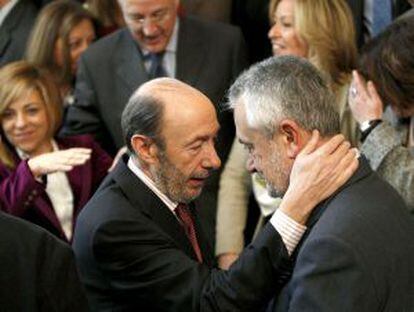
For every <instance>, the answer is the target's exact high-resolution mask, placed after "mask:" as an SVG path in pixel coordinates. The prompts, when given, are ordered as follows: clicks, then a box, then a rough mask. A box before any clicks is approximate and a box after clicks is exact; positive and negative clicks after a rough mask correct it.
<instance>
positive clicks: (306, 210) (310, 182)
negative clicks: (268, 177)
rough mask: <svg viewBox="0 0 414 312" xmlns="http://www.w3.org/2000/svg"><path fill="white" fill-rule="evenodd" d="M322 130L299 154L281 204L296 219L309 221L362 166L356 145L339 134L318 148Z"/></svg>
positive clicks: (314, 134) (314, 133) (301, 221)
mask: <svg viewBox="0 0 414 312" xmlns="http://www.w3.org/2000/svg"><path fill="white" fill-rule="evenodd" d="M318 141H319V132H318V131H316V130H314V131H313V133H312V137H311V139H310V140H309V142H308V143H307V144H306V146H305V147H304V148H303V149H302V151H301V152H300V153H299V154H298V156H297V157H296V159H295V162H294V164H293V168H292V171H291V173H290V183H289V187H288V190H287V191H286V194H285V196H284V197H283V199H282V202H281V204H280V206H279V209H281V210H282V211H283V212H284V213H286V214H287V215H289V216H290V217H291V218H293V219H294V220H295V221H297V222H299V223H301V224H305V223H306V220H307V219H308V217H309V215H310V213H311V212H312V210H313V208H315V207H316V205H317V204H319V203H320V202H321V201H323V200H324V199H326V198H328V197H329V196H330V195H332V194H333V193H334V192H335V191H336V190H337V189H338V188H339V187H340V186H342V185H343V184H344V183H345V182H346V181H347V180H348V179H349V178H350V177H351V175H352V174H353V173H354V172H355V170H356V169H357V167H358V160H357V155H358V152H357V150H356V149H351V148H350V147H351V145H350V143H349V142H347V141H345V138H344V136H343V135H341V134H339V135H336V136H334V137H333V138H332V139H330V140H329V141H328V142H327V143H325V144H323V145H322V146H320V147H319V148H317V149H316V147H317V145H318Z"/></svg>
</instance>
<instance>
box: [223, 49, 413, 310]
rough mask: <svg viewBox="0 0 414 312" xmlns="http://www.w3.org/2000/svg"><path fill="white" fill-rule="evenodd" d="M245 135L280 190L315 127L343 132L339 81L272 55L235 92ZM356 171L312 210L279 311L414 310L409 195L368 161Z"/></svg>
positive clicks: (257, 163)
mask: <svg viewBox="0 0 414 312" xmlns="http://www.w3.org/2000/svg"><path fill="white" fill-rule="evenodd" d="M230 103H231V106H232V107H233V108H234V115H235V120H236V128H237V135H238V137H239V139H240V141H241V142H243V143H244V144H245V145H246V146H247V147H248V148H249V150H250V156H251V157H252V164H253V165H252V168H251V169H256V170H257V171H258V172H260V173H262V174H263V175H264V177H265V178H266V181H267V183H268V187H269V190H270V191H271V192H272V193H273V194H278V195H283V194H284V193H285V192H286V190H287V188H288V187H289V183H290V181H289V176H290V175H291V171H292V172H293V171H294V169H292V163H293V162H294V160H295V157H296V155H297V153H299V152H300V151H301V149H302V148H303V145H304V144H306V142H307V141H308V140H309V137H310V135H311V130H312V129H315V128H316V129H318V130H319V131H320V133H321V136H322V138H321V140H320V141H321V143H322V142H324V141H325V140H327V139H328V138H329V137H331V136H332V135H334V134H336V133H338V132H339V128H338V127H339V119H338V118H339V116H338V113H337V111H336V108H335V101H334V97H333V95H332V93H331V91H330V89H329V85H328V83H327V82H326V81H324V79H323V78H322V76H321V74H320V73H318V71H317V70H316V68H315V67H313V66H312V65H311V64H310V63H308V62H307V61H306V60H304V59H300V58H296V57H292V56H284V57H279V58H273V59H268V60H266V61H264V62H262V63H259V64H257V65H255V66H254V67H253V68H251V69H250V70H249V71H248V72H246V73H245V74H243V75H242V76H241V77H240V78H239V79H238V80H237V81H236V82H235V84H234V85H233V86H232V88H231V89H230ZM361 158H362V159H361V161H360V165H359V168H358V169H357V171H356V173H355V174H354V175H353V176H352V177H351V178H350V179H349V180H348V181H347V183H346V184H345V185H344V186H343V187H341V188H340V189H339V190H338V191H337V192H336V193H335V194H334V195H333V196H331V197H329V198H328V199H327V200H325V201H324V202H322V203H321V204H320V205H319V206H318V207H317V208H316V209H315V210H314V211H313V212H312V214H311V216H310V218H309V220H308V221H307V223H306V225H307V227H308V229H307V231H306V234H305V236H304V237H303V238H302V240H301V242H300V245H299V247H298V248H297V249H296V250H295V252H294V254H293V257H292V260H293V263H294V269H293V274H292V277H291V280H290V281H289V283H288V284H287V285H286V286H285V287H284V289H283V290H282V293H281V295H280V296H279V297H278V298H275V300H274V306H273V307H270V309H269V310H270V311H272V310H273V311H298V312H299V311H318V312H324V311H361V312H362V311H364V312H365V311H412V309H413V307H414V296H413V294H414V283H413V280H414V267H413V265H412V264H413V263H414V241H413V239H412V237H413V235H414V223H413V222H412V220H411V219H410V216H409V214H408V212H407V208H406V207H405V206H404V203H403V200H402V198H401V197H400V196H399V195H398V194H397V192H396V191H395V190H394V189H393V188H392V187H391V186H390V185H388V184H387V183H386V182H384V181H383V180H381V179H380V178H379V177H378V175H377V174H376V173H375V172H373V171H372V170H371V169H370V167H369V164H368V162H367V161H366V160H365V158H364V157H361Z"/></svg>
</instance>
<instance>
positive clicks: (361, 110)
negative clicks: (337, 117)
mask: <svg viewBox="0 0 414 312" xmlns="http://www.w3.org/2000/svg"><path fill="white" fill-rule="evenodd" d="M348 102H349V106H350V108H351V111H352V115H353V116H354V118H355V120H356V121H357V122H358V123H359V124H361V123H363V122H364V121H368V120H374V119H382V113H383V103H382V100H381V98H380V96H379V94H378V92H377V89H376V88H375V85H374V83H373V82H372V81H368V83H365V81H364V79H363V78H362V77H361V76H360V75H359V74H358V72H357V71H356V70H354V71H353V72H352V83H351V88H350V92H349V95H348Z"/></svg>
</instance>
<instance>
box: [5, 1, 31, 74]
mask: <svg viewBox="0 0 414 312" xmlns="http://www.w3.org/2000/svg"><path fill="white" fill-rule="evenodd" d="M36 16H37V8H36V7H35V6H34V4H33V3H32V2H31V1H30V0H19V1H18V2H17V4H16V5H15V6H14V7H13V9H12V10H11V11H10V12H9V14H8V15H7V17H6V19H5V20H4V21H3V24H2V25H1V27H0V67H1V66H3V65H5V64H7V63H10V62H13V61H17V60H20V59H22V58H23V54H24V52H25V50H26V42H27V39H28V37H29V34H30V31H31V30H32V28H33V27H32V26H33V24H34V21H35V19H36Z"/></svg>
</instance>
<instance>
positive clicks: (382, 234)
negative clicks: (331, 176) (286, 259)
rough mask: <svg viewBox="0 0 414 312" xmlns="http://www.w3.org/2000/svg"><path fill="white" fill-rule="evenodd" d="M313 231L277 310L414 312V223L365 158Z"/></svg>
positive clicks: (317, 213) (311, 224) (319, 214)
mask: <svg viewBox="0 0 414 312" xmlns="http://www.w3.org/2000/svg"><path fill="white" fill-rule="evenodd" d="M307 226H308V232H307V234H305V235H306V236H304V238H303V239H302V241H301V243H300V244H301V246H299V247H298V248H297V249H296V255H294V256H293V258H294V260H296V264H295V267H294V270H293V275H292V279H291V280H290V282H289V283H288V284H287V285H286V287H285V288H284V290H283V292H282V294H281V295H280V296H279V298H278V299H277V300H276V305H275V307H274V310H273V311H290V312H296V311H297V312H299V311H301V312H302V311H306V312H313V311H314V312H325V311H326V312H328V311H329V312H331V311H335V312H341V311H344V312H348V311H353V312H366V311H384V312H385V311H387V312H388V311H389V312H396V311H406V312H409V311H413V310H414V283H413V281H414V266H413V263H414V240H413V237H414V222H413V220H412V219H411V216H410V215H409V213H408V211H407V208H406V207H405V204H404V201H403V200H402V198H401V197H400V196H399V195H398V193H397V192H396V191H395V190H394V189H393V188H392V187H391V186H390V185H389V184H388V183H386V182H385V181H383V180H382V179H380V178H379V176H378V175H377V174H376V173H375V172H373V171H372V170H371V169H370V167H369V164H368V162H367V161H366V160H365V159H362V160H361V162H360V166H359V168H358V170H357V171H356V173H355V174H354V175H353V177H352V178H351V179H350V180H349V181H348V182H347V183H346V184H345V185H344V186H343V187H342V188H341V189H340V190H339V191H338V192H337V193H336V194H334V195H333V196H332V197H330V198H329V199H327V200H326V201H325V202H323V203H322V204H320V205H319V206H318V207H317V208H316V209H315V210H314V211H313V213H312V215H311V217H310V219H309V221H308V224H307Z"/></svg>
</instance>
